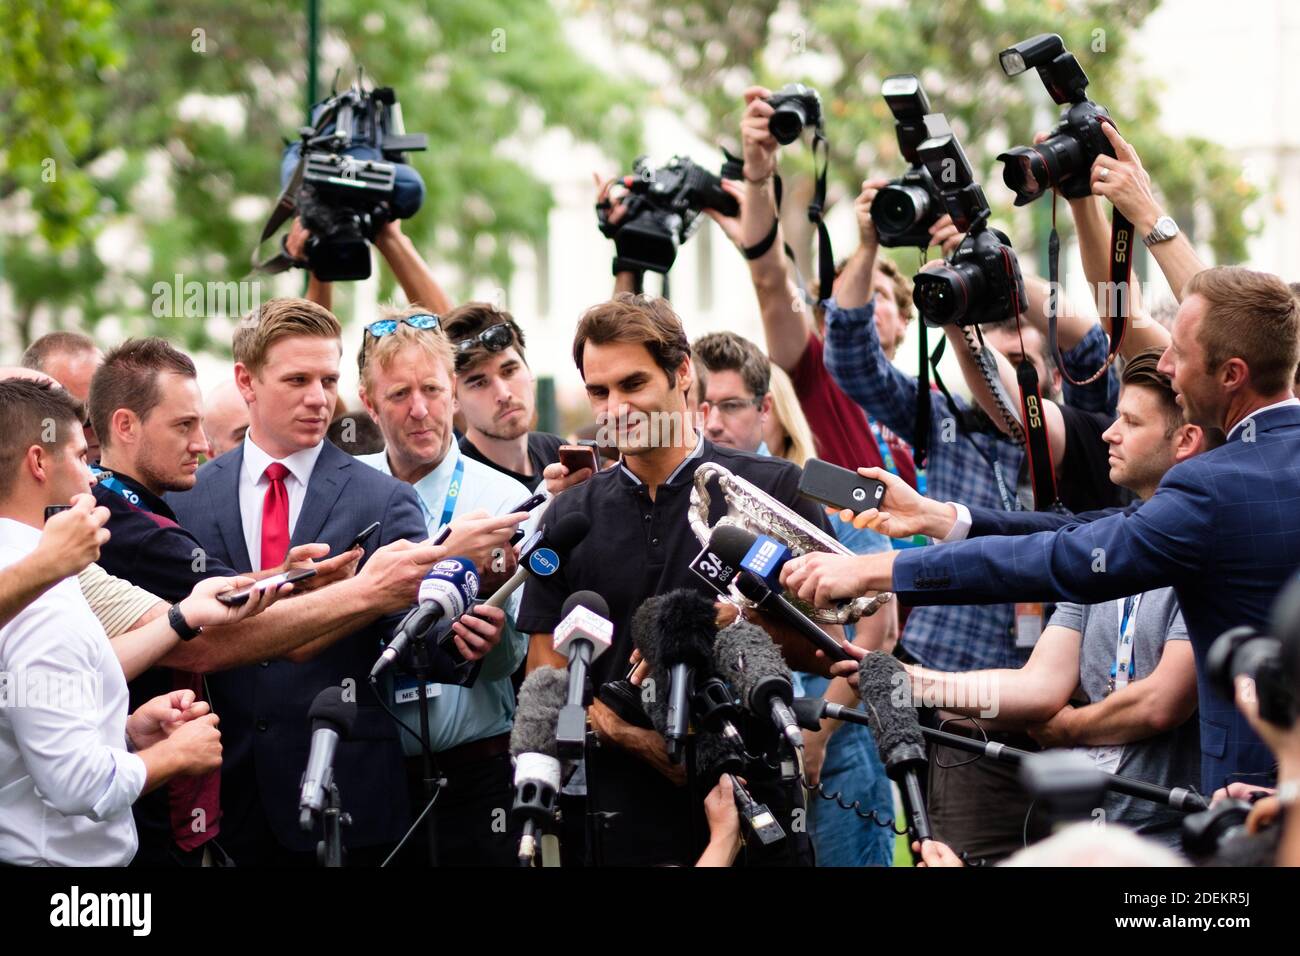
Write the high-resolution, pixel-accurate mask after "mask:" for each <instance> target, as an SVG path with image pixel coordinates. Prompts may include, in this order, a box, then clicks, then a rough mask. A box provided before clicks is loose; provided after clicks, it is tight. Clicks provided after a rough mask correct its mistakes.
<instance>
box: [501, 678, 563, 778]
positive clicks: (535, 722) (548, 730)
mask: <svg viewBox="0 0 1300 956" xmlns="http://www.w3.org/2000/svg"><path fill="white" fill-rule="evenodd" d="M568 692H569V675H568V672H567V671H563V670H561V669H560V668H558V667H539V668H537V670H535V671H533V672H532V673H531V674H529V675H528V676H527V677H526V678H524V683H523V686H521V687H520V688H519V701H518V703H517V704H516V705H515V725H514V727H513V729H511V731H510V756H512V757H517V756H519V755H520V754H525V753H535V754H544V755H545V756H547V757H556V758H558V757H559V752H558V751H557V750H556V742H555V724H556V721H558V720H559V717H560V711H561V709H563V707H564V703H565V701H566V700H567V699H568Z"/></svg>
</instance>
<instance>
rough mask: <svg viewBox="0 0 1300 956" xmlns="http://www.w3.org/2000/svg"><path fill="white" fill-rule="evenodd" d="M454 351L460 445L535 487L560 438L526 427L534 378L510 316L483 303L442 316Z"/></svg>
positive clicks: (533, 399)
mask: <svg viewBox="0 0 1300 956" xmlns="http://www.w3.org/2000/svg"><path fill="white" fill-rule="evenodd" d="M443 328H444V329H445V330H446V332H447V338H449V339H450V340H451V342H452V345H453V346H454V348H455V350H456V407H457V410H458V411H460V413H461V414H462V415H464V416H465V437H464V438H462V439H461V442H460V450H461V451H462V452H463V453H464V454H465V455H467V456H469V457H470V458H472V459H473V460H475V461H479V462H482V463H483V464H485V465H487V466H488V467H490V468H495V469H496V470H497V471H499V472H501V473H502V474H504V475H507V476H509V477H510V478H513V479H514V480H515V481H518V482H519V483H520V484H522V485H524V486H525V487H527V488H528V490H529V491H536V490H537V486H538V485H540V484H541V483H542V470H543V469H544V468H545V467H546V466H547V465H549V464H551V463H552V462H557V461H559V460H560V446H561V445H562V444H564V439H562V438H560V437H559V436H558V435H552V434H549V433H548V432H535V431H530V430H529V429H530V428H531V427H532V423H533V417H534V414H535V411H536V406H537V382H536V380H535V379H534V378H533V373H532V370H531V369H530V368H529V367H528V361H527V359H526V358H525V357H524V333H523V330H522V329H520V328H519V325H518V323H516V322H515V320H514V317H513V316H511V315H510V313H509V312H506V311H505V310H503V309H498V308H496V307H495V306H493V305H491V304H490V303H487V302H467V303H465V304H464V305H462V306H460V307H459V308H457V309H454V310H453V311H451V312H450V313H448V314H447V315H446V317H445V318H444V319H443Z"/></svg>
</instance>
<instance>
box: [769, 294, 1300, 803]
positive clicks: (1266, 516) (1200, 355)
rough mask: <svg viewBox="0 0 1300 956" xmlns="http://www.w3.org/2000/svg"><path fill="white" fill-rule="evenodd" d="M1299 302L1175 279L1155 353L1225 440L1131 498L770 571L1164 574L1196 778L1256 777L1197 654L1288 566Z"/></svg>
mask: <svg viewBox="0 0 1300 956" xmlns="http://www.w3.org/2000/svg"><path fill="white" fill-rule="evenodd" d="M1298 357H1300V304H1298V303H1297V301H1296V299H1295V298H1294V297H1293V296H1292V294H1291V292H1290V290H1289V289H1288V288H1287V286H1286V285H1285V283H1283V282H1282V281H1281V280H1280V279H1278V278H1277V277H1276V276H1269V275H1265V274H1262V273H1255V272H1250V271H1249V270H1246V269H1240V268H1218V269H1209V270H1206V271H1205V272H1202V273H1199V274H1197V275H1196V276H1195V277H1194V278H1193V279H1192V281H1191V282H1190V283H1189V284H1188V286H1187V290H1186V297H1185V298H1184V300H1183V304H1182V306H1181V307H1180V309H1179V311H1178V316H1177V318H1176V320H1175V324H1174V329H1173V341H1172V344H1171V345H1170V348H1169V350H1168V351H1166V353H1165V355H1164V357H1163V358H1162V359H1161V365H1160V367H1161V370H1162V371H1164V372H1166V373H1167V374H1169V375H1170V376H1171V378H1172V380H1173V385H1174V389H1175V391H1177V392H1178V395H1179V401H1180V404H1182V406H1183V408H1184V410H1185V412H1186V414H1187V417H1188V420H1189V421H1192V422H1195V423H1197V424H1200V425H1202V426H1207V427H1208V426H1213V427H1218V428H1222V429H1223V430H1224V431H1225V432H1226V433H1227V436H1228V441H1227V443H1226V444H1225V445H1223V446H1221V447H1219V448H1216V449H1215V450H1213V451H1210V452H1207V453H1205V454H1203V455H1199V456H1197V457H1195V458H1192V459H1190V460H1188V461H1185V462H1182V463H1180V464H1178V465H1176V466H1175V467H1174V468H1172V469H1170V471H1169V472H1168V473H1167V474H1166V475H1165V478H1164V480H1163V481H1162V482H1161V483H1160V486H1159V488H1158V489H1157V491H1156V493H1155V495H1154V496H1152V498H1151V499H1150V500H1149V501H1147V502H1146V503H1144V504H1143V505H1142V506H1141V507H1140V508H1137V509H1136V510H1131V511H1127V512H1120V513H1116V514H1112V515H1108V516H1106V517H1102V518H1099V519H1098V520H1095V521H1090V522H1086V523H1071V524H1067V525H1066V526H1065V527H1062V528H1060V529H1059V530H1056V531H1042V532H1039V533H1036V534H1029V535H1025V536H1021V537H981V538H976V539H974V540H971V541H964V542H960V543H956V544H949V545H944V546H942V547H933V548H919V549H913V550H911V551H895V552H887V553H883V554H878V555H865V556H861V557H853V558H841V557H839V556H831V555H807V556H805V557H803V558H799V559H796V560H795V561H792V562H790V563H789V564H787V565H786V567H785V569H784V570H783V572H782V581H783V583H784V584H785V585H786V586H787V587H790V588H791V589H793V590H795V591H797V592H798V593H799V595H800V597H802V598H804V599H806V600H810V601H815V602H816V603H818V604H820V605H825V604H828V603H830V602H832V601H834V600H837V599H842V598H844V597H848V596H851V595H858V594H862V593H864V592H868V591H875V590H891V591H893V592H895V594H897V595H898V597H899V599H900V600H901V601H903V602H904V603H910V604H984V603H998V602H1004V601H1006V600H1007V599H1008V598H1011V599H1014V600H1025V601H1047V600H1069V601H1078V602H1097V601H1102V600H1109V599H1113V598H1118V597H1123V596H1124V595H1127V594H1132V593H1135V592H1139V591H1146V590H1150V589H1153V588H1158V587H1165V586H1173V587H1174V589H1175V590H1176V592H1177V594H1178V600H1179V604H1180V605H1181V607H1182V610H1183V616H1184V619H1185V621H1186V623H1187V628H1188V632H1189V634H1190V636H1191V639H1192V644H1193V647H1194V649H1195V651H1196V661H1197V682H1198V689H1199V698H1200V720H1201V750H1202V761H1201V783H1202V787H1203V788H1205V789H1206V792H1209V791H1210V790H1211V789H1213V788H1217V787H1219V786H1222V785H1223V784H1224V782H1225V781H1227V780H1228V779H1230V778H1234V777H1240V776H1252V777H1254V778H1255V780H1254V782H1260V778H1261V777H1266V776H1268V775H1270V774H1271V773H1272V772H1273V769H1274V764H1275V761H1274V758H1273V756H1272V755H1271V754H1270V753H1269V751H1268V749H1267V747H1265V746H1264V744H1263V742H1262V741H1260V739H1259V737H1258V736H1257V735H1256V734H1255V733H1254V731H1253V730H1252V729H1251V728H1250V726H1249V725H1248V723H1247V722H1246V720H1245V718H1244V717H1243V716H1242V715H1241V714H1240V713H1238V711H1237V710H1236V708H1235V707H1234V706H1233V704H1232V702H1231V701H1228V700H1225V699H1224V698H1222V697H1220V696H1219V695H1218V694H1217V693H1216V692H1215V691H1214V690H1213V689H1212V688H1210V687H1209V685H1208V683H1207V681H1206V675H1205V668H1204V665H1205V655H1206V653H1207V651H1208V649H1209V646H1210V644H1211V643H1212V642H1213V641H1214V639H1215V638H1217V637H1218V636H1219V634H1221V633H1222V632H1223V631H1225V630H1227V629H1228V628H1230V627H1235V626H1237V625H1239V624H1250V625H1253V626H1256V627H1260V628H1264V627H1267V625H1268V617H1269V612H1270V610H1271V606H1272V603H1273V599H1274V597H1275V596H1276V595H1277V593H1278V591H1279V590H1280V589H1281V588H1282V586H1283V584H1285V582H1286V581H1287V580H1288V578H1289V577H1290V576H1291V575H1292V574H1293V573H1294V572H1295V570H1296V568H1297V567H1300V401H1298V400H1297V399H1296V398H1295V397H1294V396H1293V395H1292V393H1291V388H1292V383H1293V381H1294V376H1295V369H1296V362H1297V358H1298Z"/></svg>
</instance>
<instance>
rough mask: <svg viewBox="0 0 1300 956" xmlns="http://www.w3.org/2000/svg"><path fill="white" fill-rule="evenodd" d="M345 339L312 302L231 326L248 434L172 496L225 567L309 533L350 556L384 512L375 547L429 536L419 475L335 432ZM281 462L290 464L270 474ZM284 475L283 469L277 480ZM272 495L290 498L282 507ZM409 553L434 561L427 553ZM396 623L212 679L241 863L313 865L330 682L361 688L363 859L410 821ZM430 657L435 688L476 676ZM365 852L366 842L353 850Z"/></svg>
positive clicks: (293, 302)
mask: <svg viewBox="0 0 1300 956" xmlns="http://www.w3.org/2000/svg"><path fill="white" fill-rule="evenodd" d="M340 336H341V329H340V327H339V324H338V322H337V320H336V319H335V318H334V316H333V315H331V314H330V312H329V311H328V310H326V309H324V308H322V307H320V306H318V305H315V304H314V303H310V302H307V301H306V300H302V299H272V300H271V301H269V302H267V303H265V304H264V305H263V306H262V307H261V309H260V310H259V314H258V316H257V318H256V320H255V321H254V322H248V321H246V322H245V323H244V324H242V325H241V327H240V329H239V331H238V332H237V333H236V335H235V346H234V348H235V358H236V360H237V361H236V366H235V381H236V384H237V385H238V387H239V389H240V392H241V393H242V394H243V396H244V399H245V401H246V402H247V403H248V410H249V420H250V425H249V430H248V434H247V436H246V437H245V440H244V442H243V443H242V444H241V445H239V446H237V447H236V448H234V449H233V450H231V451H230V452H228V453H227V454H225V455H223V456H222V457H220V458H218V459H216V460H214V461H211V462H208V463H207V464H206V465H204V466H203V468H201V469H200V470H199V472H198V483H197V484H196V485H195V487H194V488H193V490H191V491H188V492H186V493H184V494H179V495H173V496H170V497H169V498H168V502H169V503H170V504H171V505H172V508H173V509H174V511H175V512H176V515H177V518H178V519H179V520H180V522H181V524H182V525H183V526H184V527H185V528H187V529H188V530H189V531H190V532H191V533H192V534H194V536H195V537H197V538H198V539H199V541H200V542H201V543H202V545H203V546H204V548H205V549H207V550H208V552H209V553H210V554H211V555H212V556H214V557H216V558H219V559H220V560H221V561H222V562H223V563H225V564H226V565H227V566H229V567H232V568H235V569H237V570H250V569H257V568H261V567H269V566H272V565H273V564H275V563H278V562H279V561H280V560H282V556H280V555H279V554H278V553H269V552H275V551H277V550H279V549H282V548H283V547H286V546H287V547H292V546H296V545H298V544H304V543H309V542H322V543H325V544H328V545H329V546H330V550H331V553H339V552H341V551H342V550H343V549H345V548H346V546H347V545H348V543H349V541H350V540H351V539H352V537H353V536H354V535H356V534H357V533H358V532H359V531H361V530H362V529H364V528H366V527H368V526H369V525H371V524H372V523H374V522H376V521H378V522H379V523H380V528H379V532H378V534H377V535H375V536H374V537H373V538H372V539H371V540H370V541H369V542H368V543H367V552H368V553H373V550H374V548H375V547H378V546H381V545H385V544H388V543H389V542H394V541H398V540H399V539H407V540H410V541H423V540H424V538H425V536H426V535H425V524H424V517H423V514H422V512H421V511H420V505H419V502H418V501H417V499H416V497H415V492H414V491H413V490H412V489H411V487H410V486H409V485H407V484H404V483H403V482H400V481H396V480H395V479H393V478H390V477H389V476H387V475H383V474H381V473H380V472H378V471H376V470H375V469H373V468H370V467H368V466H366V465H364V464H361V463H359V462H357V461H356V460H354V459H353V458H352V457H351V456H349V455H348V454H346V453H345V452H343V451H341V450H340V449H338V448H336V447H335V446H334V445H332V444H330V443H329V442H327V441H326V440H325V432H326V429H327V428H328V426H329V423H330V418H331V414H332V412H333V409H334V403H335V401H336V399H337V383H338V366H339V360H340V357H341V348H342V346H341V340H340ZM274 462H279V463H280V465H281V466H282V468H281V469H272V468H271V463H274ZM277 472H282V477H280V478H279V479H278V487H274V488H273V487H272V485H273V484H274V483H275V482H276V481H277V479H276V478H275V477H273V476H274V475H275V474H276V473H277ZM274 495H279V496H281V497H280V501H281V502H283V505H281V506H276V507H272V506H271V501H272V497H273V496H274ZM277 508H280V509H283V510H278V511H277ZM284 510H287V531H288V535H287V541H285V540H284V539H285V534H284V531H285V530H286V528H285V520H284V519H285V517H286V516H285V515H284ZM277 514H278V515H279V516H280V517H279V525H280V531H279V534H280V537H279V538H278V539H277V538H276V530H275V529H274V528H270V527H268V526H269V525H271V524H276V521H275V520H274V518H273V517H268V515H272V516H274V515H277ZM412 550H413V553H418V554H420V555H422V556H424V555H425V553H426V552H427V551H428V550H430V549H418V551H417V550H416V549H415V547H414V546H412ZM423 560H427V557H424V558H423ZM393 623H394V618H393V617H391V616H390V617H387V618H379V619H378V620H375V618H374V617H373V616H370V617H367V618H364V619H361V620H356V621H340V622H339V625H340V626H339V628H338V629H337V630H335V631H332V632H329V633H326V634H322V635H321V637H320V638H319V639H318V640H317V641H316V642H314V643H313V644H309V645H306V646H305V647H303V648H300V649H298V650H297V651H295V653H294V654H293V655H292V660H282V661H264V662H262V663H260V664H254V665H251V666H248V667H241V668H237V669H234V670H230V671H225V672H222V673H218V674H213V675H210V676H209V678H208V681H209V688H210V691H211V698H212V705H213V709H214V710H216V711H217V712H218V713H220V714H221V729H222V735H223V739H224V741H225V753H224V762H223V767H222V791H221V802H222V814H223V816H222V835H223V838H224V843H225V846H226V849H227V850H228V851H229V852H230V854H231V855H232V856H233V857H234V859H235V861H236V863H239V864H245V865H247V864H254V865H257V864H278V865H284V864H310V863H311V862H312V861H313V859H314V855H313V851H314V848H315V844H316V840H317V834H312V833H306V832H304V831H302V830H301V829H300V828H299V826H298V792H299V786H300V782H301V777H302V773H303V770H304V769H305V768H306V765H307V757H308V752H309V750H310V746H311V725H310V722H309V721H308V719H307V713H308V710H309V709H310V707H311V704H312V701H313V700H314V699H315V697H316V695H317V694H318V693H320V691H322V690H324V689H325V688H326V687H330V686H336V687H339V686H341V687H342V688H343V689H344V692H345V695H346V694H347V693H348V692H349V691H350V692H351V693H352V694H353V695H354V697H353V699H355V700H356V703H357V720H356V723H355V725H354V726H353V729H352V733H351V735H350V737H349V739H348V740H346V741H342V742H340V744H339V748H338V751H337V753H336V755H335V761H334V779H335V781H336V782H337V783H338V786H339V793H340V797H341V799H342V803H343V807H344V809H345V810H346V811H347V812H348V813H349V814H350V815H351V817H352V824H351V826H350V827H348V828H346V829H345V830H344V840H345V843H346V844H347V845H348V847H349V849H350V850H352V851H353V853H352V856H353V858H354V860H356V861H358V862H363V861H371V862H378V859H379V858H381V856H380V855H381V854H382V853H384V852H385V851H386V850H387V849H388V848H390V847H391V846H392V845H393V844H394V843H396V841H397V840H398V839H400V838H401V836H402V834H403V833H404V832H405V830H406V829H407V827H408V826H409V825H410V821H411V819H412V814H411V808H410V806H409V803H408V800H407V796H406V777H405V770H404V765H403V760H402V749H401V746H400V743H399V741H398V737H397V729H396V727H395V725H394V724H393V722H392V721H391V720H390V719H389V718H388V716H387V715H386V714H384V712H383V711H382V709H381V708H380V707H379V705H378V703H377V702H376V701H375V698H374V694H373V693H372V692H371V691H370V689H369V688H368V687H366V686H365V684H366V680H367V675H368V674H369V671H370V668H371V666H372V665H373V664H374V662H375V659H376V658H377V657H378V656H379V652H380V650H381V649H382V647H383V645H384V643H385V642H386V641H388V640H389V639H390V638H391V636H392V631H393ZM435 666H436V671H435V674H434V676H433V679H434V680H435V681H438V682H443V683H459V682H461V680H462V679H463V678H464V676H465V674H466V670H465V668H463V667H462V668H457V667H455V666H454V665H453V664H452V662H451V660H450V659H449V658H447V657H446V656H445V655H443V654H441V652H439V655H438V657H437V659H436V660H435ZM359 848H371V849H370V850H369V851H368V852H363V853H360V854H358V853H357V852H355V851H356V850H357V849H359Z"/></svg>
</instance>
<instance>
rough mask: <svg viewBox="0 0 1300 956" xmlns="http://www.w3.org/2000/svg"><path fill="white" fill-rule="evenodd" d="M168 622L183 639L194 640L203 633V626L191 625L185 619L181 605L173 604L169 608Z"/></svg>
mask: <svg viewBox="0 0 1300 956" xmlns="http://www.w3.org/2000/svg"><path fill="white" fill-rule="evenodd" d="M167 623H168V624H170V625H171V628H172V630H173V631H175V632H176V635H177V636H178V637H179V638H180V639H181V640H182V641H192V640H194V638H196V637H198V636H199V635H200V634H202V633H203V628H201V627H191V626H190V624H189V622H188V621H186V620H185V615H184V614H182V613H181V606H180V605H179V604H173V605H172V606H171V607H169V608H168V609H167Z"/></svg>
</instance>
